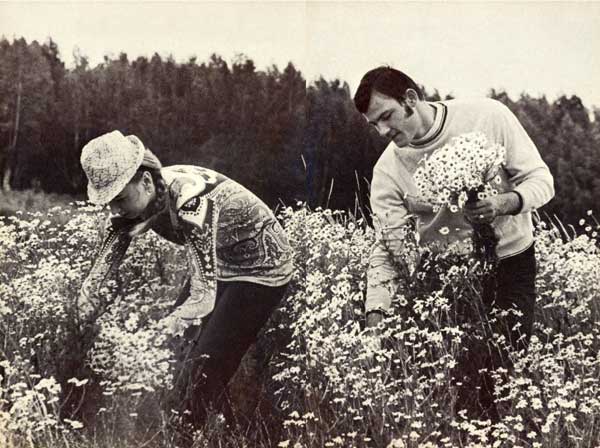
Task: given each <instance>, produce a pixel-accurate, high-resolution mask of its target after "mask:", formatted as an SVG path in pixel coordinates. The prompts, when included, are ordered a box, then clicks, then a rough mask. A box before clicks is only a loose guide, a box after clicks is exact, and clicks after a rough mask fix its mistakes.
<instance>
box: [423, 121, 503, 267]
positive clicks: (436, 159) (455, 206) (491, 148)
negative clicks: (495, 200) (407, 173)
mask: <svg viewBox="0 0 600 448" xmlns="http://www.w3.org/2000/svg"><path fill="white" fill-rule="evenodd" d="M505 158H506V150H505V148H504V147H503V146H502V145H499V144H491V145H490V144H488V141H487V138H486V137H485V135H484V134H482V133H480V132H473V133H467V134H462V135H459V136H458V137H455V138H453V139H452V140H451V141H450V143H448V144H446V145H444V146H443V147H441V148H439V149H437V150H436V151H435V152H433V154H431V156H429V157H426V158H424V159H423V160H422V161H421V162H420V166H419V167H418V168H417V170H416V171H415V174H414V180H415V183H416V186H417V188H418V189H419V190H420V193H421V199H422V200H424V201H426V202H428V203H430V204H432V205H433V209H434V211H436V212H437V211H438V210H439V209H440V208H441V207H448V208H449V209H450V211H452V212H458V211H459V210H460V209H462V208H463V207H464V206H465V204H466V203H467V202H475V201H477V200H478V199H484V198H486V197H489V196H493V195H497V194H498V191H497V190H496V189H494V188H493V186H492V184H491V182H490V181H491V180H493V179H495V181H496V183H499V182H500V180H499V178H498V171H499V169H500V167H501V166H502V165H503V164H504V163H505ZM472 226H473V229H474V235H473V239H474V243H475V244H474V246H475V251H476V253H477V255H480V256H481V257H482V258H483V259H486V260H490V261H491V260H494V259H495V247H496V244H497V242H498V241H497V239H496V236H495V234H494V231H493V229H492V227H491V225H490V224H476V223H472Z"/></svg>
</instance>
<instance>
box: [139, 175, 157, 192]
mask: <svg viewBox="0 0 600 448" xmlns="http://www.w3.org/2000/svg"><path fill="white" fill-rule="evenodd" d="M142 183H143V185H144V189H145V190H146V191H147V192H148V193H152V192H153V191H154V188H155V186H154V180H152V175H151V174H150V173H149V172H148V171H144V175H143V176H142Z"/></svg>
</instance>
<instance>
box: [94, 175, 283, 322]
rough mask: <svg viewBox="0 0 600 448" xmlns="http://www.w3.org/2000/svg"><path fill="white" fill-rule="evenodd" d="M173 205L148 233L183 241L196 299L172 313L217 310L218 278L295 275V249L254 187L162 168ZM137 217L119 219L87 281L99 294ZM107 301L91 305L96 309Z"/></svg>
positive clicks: (277, 281) (270, 279)
mask: <svg viewBox="0 0 600 448" xmlns="http://www.w3.org/2000/svg"><path fill="white" fill-rule="evenodd" d="M161 174H162V177H163V178H164V179H165V181H166V184H167V186H168V194H169V206H168V208H167V210H165V211H164V212H162V213H161V214H160V215H158V216H156V217H154V219H153V220H152V221H151V223H150V225H149V226H148V227H147V228H144V230H149V229H152V230H153V231H155V232H156V233H157V234H159V235H161V236H162V237H164V238H166V239H168V240H169V241H171V242H173V243H176V244H179V245H185V247H186V254H187V258H188V267H189V270H190V297H189V298H188V299H187V300H186V301H185V302H184V303H183V304H182V305H181V306H179V307H178V308H177V309H176V310H175V311H174V312H173V314H172V315H173V316H174V317H176V318H180V319H182V320H186V321H192V322H198V321H199V320H200V319H201V318H202V317H204V316H206V315H207V314H209V313H210V312H211V311H212V309H213V308H214V302H215V292H216V282H217V280H218V281H225V282H226V281H247V282H252V283H258V284H261V285H266V286H281V285H284V284H286V283H287V282H289V280H290V279H291V276H292V250H291V247H290V245H289V243H288V241H287V238H286V235H285V233H284V230H283V228H282V227H281V225H280V224H279V222H278V221H277V219H276V218H275V216H274V215H273V213H272V212H271V210H270V209H269V208H268V207H267V206H266V205H265V204H264V202H262V201H261V200H260V199H259V198H258V197H256V196H255V195H254V194H253V193H251V192H250V191H249V190H247V189H246V188H244V187H243V186H241V185H240V184H238V183H236V182H234V181H233V180H231V179H229V178H227V177H226V176H224V175H222V174H219V173H217V172H215V171H211V170H209V169H206V168H200V167H196V166H188V165H176V166H170V167H166V168H163V169H162V170H161ZM133 228H134V225H133V224H132V223H131V221H126V220H123V219H120V218H113V219H111V220H110V221H109V224H108V226H107V232H106V238H105V240H104V242H103V244H102V246H101V248H100V252H99V254H98V256H97V258H96V260H95V263H94V264H93V267H92V270H91V272H90V274H89V275H88V277H87V279H86V280H85V282H84V285H83V288H82V289H83V290H84V291H87V292H88V295H89V296H91V294H89V292H91V291H97V290H98V289H99V288H100V287H101V285H102V283H103V282H104V280H105V279H106V278H107V277H108V275H109V274H110V273H112V272H114V271H115V270H116V269H117V268H118V266H119V264H120V263H121V260H122V259H123V257H124V255H125V252H126V251H127V248H128V247H129V244H130V243H131V240H132V238H133V235H132V233H133V232H132V229H133ZM103 305H104V304H96V303H94V304H92V306H93V307H94V308H95V310H96V311H98V308H99V307H102V306H103Z"/></svg>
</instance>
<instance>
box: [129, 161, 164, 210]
mask: <svg viewBox="0 0 600 448" xmlns="http://www.w3.org/2000/svg"><path fill="white" fill-rule="evenodd" d="M144 172H148V173H149V174H150V176H151V177H152V182H154V188H155V191H156V196H155V197H154V200H153V201H152V202H151V203H150V204H148V207H147V208H146V210H145V212H144V218H145V219H146V218H149V217H150V216H153V215H156V214H158V213H160V212H162V211H163V210H164V209H165V207H166V206H167V202H168V194H169V191H168V188H167V183H166V182H165V180H164V178H163V177H162V175H161V174H160V169H159V168H150V167H147V166H143V165H142V166H140V167H139V168H138V170H137V172H136V173H135V174H134V175H133V177H132V178H131V181H132V182H139V181H140V180H141V179H142V176H143V175H144Z"/></svg>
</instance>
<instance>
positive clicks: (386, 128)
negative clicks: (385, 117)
mask: <svg viewBox="0 0 600 448" xmlns="http://www.w3.org/2000/svg"><path fill="white" fill-rule="evenodd" d="M375 128H376V129H377V132H379V135H382V136H384V137H385V136H386V135H387V133H388V132H389V131H390V127H389V126H386V125H385V124H383V123H377V124H376V125H375Z"/></svg>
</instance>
